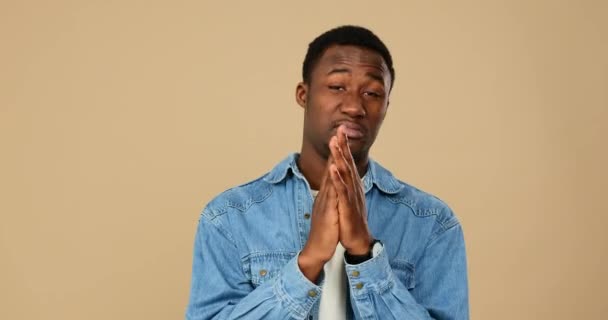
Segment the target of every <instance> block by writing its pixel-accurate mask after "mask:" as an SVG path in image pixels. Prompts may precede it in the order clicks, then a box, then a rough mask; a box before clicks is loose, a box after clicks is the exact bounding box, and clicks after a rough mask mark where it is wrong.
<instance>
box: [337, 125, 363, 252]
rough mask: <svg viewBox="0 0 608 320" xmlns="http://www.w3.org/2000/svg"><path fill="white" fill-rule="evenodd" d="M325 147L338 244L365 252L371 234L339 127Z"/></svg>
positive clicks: (352, 160) (359, 190) (357, 176)
mask: <svg viewBox="0 0 608 320" xmlns="http://www.w3.org/2000/svg"><path fill="white" fill-rule="evenodd" d="M329 149H330V150H331V154H332V157H333V159H334V164H332V165H330V177H331V181H332V184H333V186H334V187H335V190H336V192H337V196H338V212H339V221H340V233H339V234H340V243H342V246H344V248H345V249H346V251H347V252H348V254H350V255H364V254H367V253H368V252H369V248H370V245H371V243H372V241H373V237H372V235H371V232H370V231H369V228H368V225H367V208H366V205H365V193H364V192H363V186H362V184H361V178H360V177H359V172H358V171H357V166H356V165H355V160H354V159H353V156H352V153H351V152H350V147H349V146H348V138H347V136H346V134H345V132H344V130H343V127H342V126H340V127H338V132H337V134H336V136H334V137H332V138H331V140H330V141H329Z"/></svg>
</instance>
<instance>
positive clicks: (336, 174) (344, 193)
mask: <svg viewBox="0 0 608 320" xmlns="http://www.w3.org/2000/svg"><path fill="white" fill-rule="evenodd" d="M331 181H332V183H333V185H334V188H335V190H336V197H337V199H336V200H337V202H338V203H337V206H338V215H339V216H341V217H342V219H344V220H342V221H347V220H346V219H348V217H349V216H350V214H351V212H352V210H351V209H350V197H349V193H348V188H347V186H346V183H345V182H344V179H342V177H341V175H340V171H338V169H337V168H335V167H333V168H332V171H331Z"/></svg>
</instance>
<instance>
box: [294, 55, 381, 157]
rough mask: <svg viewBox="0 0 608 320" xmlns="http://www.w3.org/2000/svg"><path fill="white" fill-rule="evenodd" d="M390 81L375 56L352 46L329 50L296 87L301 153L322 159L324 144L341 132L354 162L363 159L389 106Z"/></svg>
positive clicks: (326, 144) (377, 56)
mask: <svg viewBox="0 0 608 320" xmlns="http://www.w3.org/2000/svg"><path fill="white" fill-rule="evenodd" d="M390 86H391V76H390V73H389V70H388V67H387V66H386V63H385V62H384V59H383V58H382V56H381V55H379V54H378V53H376V52H374V51H371V50H368V49H365V48H361V47H356V46H341V45H335V46H332V47H329V48H328V49H327V50H326V51H325V52H324V53H323V55H322V56H321V58H320V59H319V61H317V63H316V65H315V66H314V69H313V70H312V72H311V77H310V83H308V84H305V83H300V84H299V85H298V88H297V91H296V99H297V101H298V103H299V104H300V105H301V106H302V107H304V109H305V112H304V146H303V147H304V148H306V147H312V148H314V150H315V151H316V152H317V153H318V154H319V155H321V156H322V157H323V158H327V157H328V156H329V154H330V152H329V147H328V145H329V140H330V138H331V137H332V136H334V135H335V134H336V131H337V129H338V127H339V126H341V125H342V126H343V127H344V129H345V130H344V131H345V132H346V135H347V136H348V141H349V146H350V149H351V152H352V154H353V157H354V158H355V160H357V161H358V160H363V159H365V158H366V157H367V155H368V153H369V149H370V147H371V146H372V144H373V143H374V140H375V139H376V135H377V134H378V131H379V130H380V126H381V125H382V121H383V120H384V116H385V114H386V110H387V108H388V104H389V99H388V96H389V90H390Z"/></svg>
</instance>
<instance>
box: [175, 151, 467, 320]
mask: <svg viewBox="0 0 608 320" xmlns="http://www.w3.org/2000/svg"><path fill="white" fill-rule="evenodd" d="M297 157H298V154H295V153H294V154H291V155H290V156H289V157H287V158H286V159H285V160H283V161H282V162H281V163H279V164H278V165H277V166H276V167H275V168H273V169H272V171H270V172H269V173H267V174H265V175H264V176H262V177H260V178H258V179H256V180H254V181H251V182H248V183H246V184H243V185H240V186H238V187H235V188H232V189H229V190H227V191H225V192H223V193H222V194H220V195H219V196H217V197H216V198H214V199H213V200H212V201H210V202H209V204H208V205H207V206H206V207H205V208H204V210H203V212H202V214H201V217H200V219H199V223H198V229H197V232H196V239H195V243H194V259H193V268H192V286H191V292H190V302H189V304H188V307H187V310H186V319H191V320H198V319H318V307H319V300H320V299H319V298H320V296H321V295H322V293H323V289H322V283H320V284H315V283H313V282H311V281H309V280H308V279H307V278H306V277H305V276H304V275H303V274H302V272H301V271H300V269H299V267H298V262H297V258H298V254H299V252H300V251H301V250H302V248H303V247H304V244H305V243H306V240H307V239H308V233H309V231H310V218H311V212H312V204H313V198H312V195H311V192H310V187H309V185H308V182H307V181H306V179H305V178H304V176H303V175H302V173H301V172H300V171H299V169H298V167H297V164H296V160H297ZM362 184H363V189H364V192H365V199H366V203H367V215H368V224H369V228H370V231H371V233H372V235H373V237H374V238H375V239H378V240H380V242H381V243H382V247H381V250H380V251H379V252H378V253H377V254H375V255H374V257H373V258H371V259H370V260H367V261H365V262H363V263H360V264H357V265H350V264H348V263H346V266H345V268H346V274H347V277H348V286H349V288H348V290H349V296H350V299H349V300H350V301H348V307H347V309H348V314H347V319H382V320H385V319H468V317H469V304H468V286H467V267H466V256H465V246H464V237H463V232H462V228H461V226H460V223H459V222H458V219H457V218H456V216H455V215H454V214H453V213H452V211H451V210H450V208H449V207H448V206H447V205H446V204H445V203H444V202H442V201H441V200H439V199H437V198H436V197H434V196H432V195H430V194H428V193H425V192H423V191H421V190H419V189H416V188H414V187H412V186H410V185H408V184H406V183H404V182H401V181H399V180H397V179H396V178H395V177H394V176H393V175H392V174H391V173H390V172H389V171H388V170H386V169H385V168H383V167H382V166H380V165H379V164H378V163H376V162H374V161H373V160H371V159H370V161H369V166H368V171H367V173H366V174H365V176H364V178H363V180H362Z"/></svg>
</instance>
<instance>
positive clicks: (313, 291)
mask: <svg viewBox="0 0 608 320" xmlns="http://www.w3.org/2000/svg"><path fill="white" fill-rule="evenodd" d="M308 296H309V297H311V298H314V297H316V296H317V292H316V291H315V290H310V291H308Z"/></svg>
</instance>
